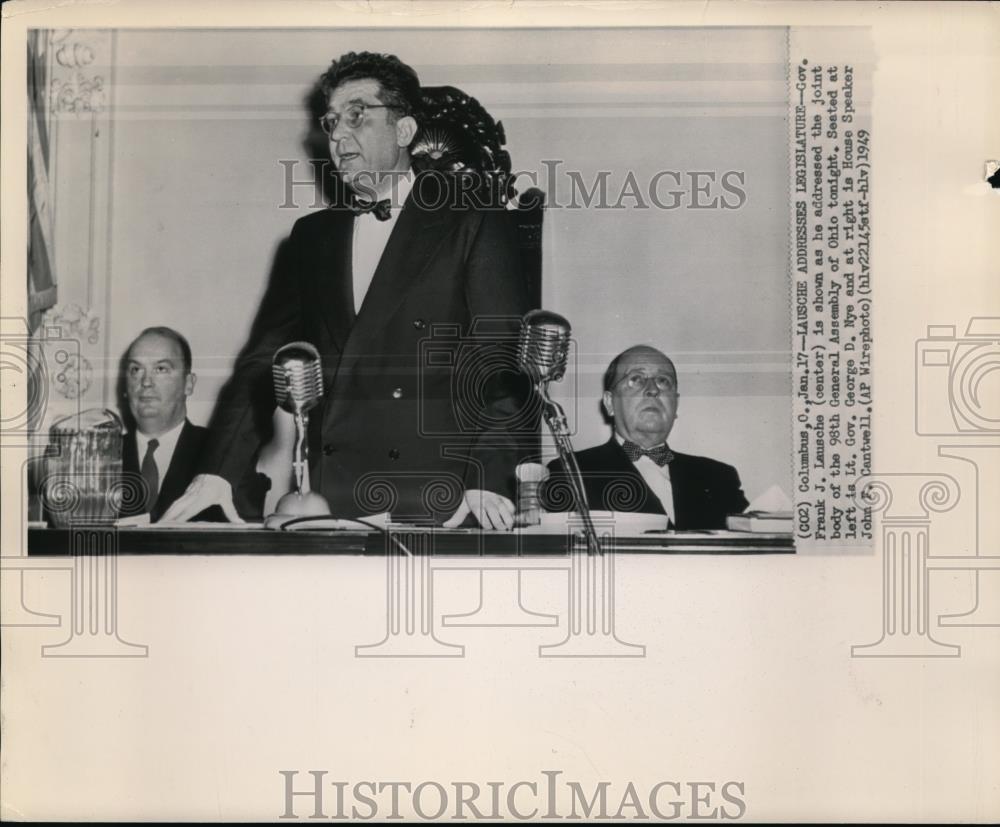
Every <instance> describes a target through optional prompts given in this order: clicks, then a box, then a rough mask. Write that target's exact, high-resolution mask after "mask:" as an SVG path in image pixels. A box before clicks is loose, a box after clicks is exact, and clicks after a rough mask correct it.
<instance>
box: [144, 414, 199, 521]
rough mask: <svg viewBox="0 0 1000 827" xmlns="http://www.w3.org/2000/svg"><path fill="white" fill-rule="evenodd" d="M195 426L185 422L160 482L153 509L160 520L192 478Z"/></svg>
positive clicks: (195, 447)
mask: <svg viewBox="0 0 1000 827" xmlns="http://www.w3.org/2000/svg"><path fill="white" fill-rule="evenodd" d="M196 442H197V440H196V439H195V431H194V426H193V425H192V424H191V423H190V422H188V421H187V420H184V427H183V428H181V434H180V436H179V437H178V438H177V445H176V446H174V455H173V456H172V457H171V458H170V467H169V468H168V469H167V473H166V474H165V475H164V477H163V479H162V480H161V481H160V491H159V493H158V494H157V496H156V505H155V506H154V507H153V517H154V519H156V518H158V517H159V516H160V514H162V513H163V512H164V511H165V510H166V505H167V504H168V503H172V502H173V501H174V500H175V499H177V498H178V497H179V496H180V495H181V494H182V493H184V489H185V488H186V487H187V482H186V480H188V479H189V478H190V470H191V464H192V462H194V460H195V459H196V456H195V455H196V454H197V448H198V446H197V445H196V444H195V443H196Z"/></svg>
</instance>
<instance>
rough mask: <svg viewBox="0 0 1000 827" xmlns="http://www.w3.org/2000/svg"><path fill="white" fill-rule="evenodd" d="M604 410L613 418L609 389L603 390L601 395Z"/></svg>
mask: <svg viewBox="0 0 1000 827" xmlns="http://www.w3.org/2000/svg"><path fill="white" fill-rule="evenodd" d="M603 402H604V412H605V413H606V414H607V415H608V416H610V417H611V418H612V419H614V418H615V407H614V405H613V404H612V401H611V391H605V392H604V396H603Z"/></svg>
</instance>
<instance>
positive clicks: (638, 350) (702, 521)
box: [542, 345, 747, 531]
mask: <svg viewBox="0 0 1000 827" xmlns="http://www.w3.org/2000/svg"><path fill="white" fill-rule="evenodd" d="M677 399H678V393H677V371H676V369H675V368H674V364H673V362H671V361H670V359H668V358H667V357H666V356H664V355H663V354H662V353H660V351H658V350H656V349H655V348H652V347H648V346H646V345H638V346H636V347H631V348H629V349H628V350H626V351H624V352H623V353H620V354H619V355H618V356H616V357H615V358H614V359H613V360H612V362H611V364H610V365H609V366H608V369H607V371H605V373H604V398H603V404H604V410H605V412H606V413H607V415H608V417H609V418H610V419H611V424H612V427H613V428H614V435H613V436H612V437H611V439H610V440H608V442H606V443H605V444H604V445H599V446H597V447H595V448H588V449H587V450H585V451H577V452H576V453H575V454H574V456H575V457H576V461H577V464H578V465H579V466H580V473H581V474H582V476H583V483H584V488H585V490H586V492H587V500H588V505H589V507H590V508H591V510H593V511H638V512H645V513H651V514H666V515H667V516H668V518H669V520H670V525H671V527H673V528H675V529H677V530H679V531H698V530H707V529H724V528H725V527H726V516H727V515H728V514H738V513H740V512H742V511H743V510H744V509H745V508H746V507H747V500H746V497H744V496H743V491H742V488H741V486H740V478H739V474H737V472H736V469H735V468H733V467H732V466H730V465H725V464H723V463H721V462H716V461H715V460H712V459H707V458H705V457H695V456H691V455H690V454H681V453H678V452H676V451H671V450H670V448H669V447H668V445H667V437H668V436H669V435H670V430H671V429H672V428H673V425H674V420H675V419H676V418H677ZM549 470H550V471H551V472H552V477H551V478H550V479H549V482H548V484H547V486H546V490H545V491H543V492H542V505H543V506H545V507H547V508H548V509H549V510H550V511H557V510H566V509H570V508H572V502H571V500H570V498H569V497H568V496H567V492H568V491H569V488H568V485H567V482H566V479H565V474H566V469H565V468H564V467H563V464H562V462H561V461H560V460H558V459H557V460H554V461H553V462H552V463H550V464H549ZM553 486H558V488H554V487H553ZM555 503H558V507H553V506H554V504H555Z"/></svg>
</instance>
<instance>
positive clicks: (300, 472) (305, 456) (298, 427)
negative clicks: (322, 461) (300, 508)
mask: <svg viewBox="0 0 1000 827" xmlns="http://www.w3.org/2000/svg"><path fill="white" fill-rule="evenodd" d="M294 416H295V448H294V449H293V450H292V470H293V471H294V472H295V490H296V491H298V493H299V494H300V495H302V494H309V493H310V492H311V490H312V489H311V488H310V486H309V444H308V440H307V439H306V432H307V431H308V424H309V414H308V413H307V412H305V411H301V410H299V409H298V408H296V410H295V414H294Z"/></svg>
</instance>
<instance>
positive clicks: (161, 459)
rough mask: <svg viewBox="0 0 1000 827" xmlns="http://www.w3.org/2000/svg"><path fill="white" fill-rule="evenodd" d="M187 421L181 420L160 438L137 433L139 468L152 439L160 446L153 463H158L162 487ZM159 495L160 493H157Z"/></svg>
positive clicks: (157, 467) (154, 452) (157, 469)
mask: <svg viewBox="0 0 1000 827" xmlns="http://www.w3.org/2000/svg"><path fill="white" fill-rule="evenodd" d="M184 422H185V420H183V419H182V420H181V421H180V423H179V424H177V425H174V427H173V428H171V429H170V430H169V431H167V432H166V433H165V434H160V435H159V436H158V437H151V436H146V435H145V434H142V433H140V432H139V431H136V432H135V447H136V451H137V453H138V454H139V468H140V469H141V468H142V460H143V458H144V457H145V456H146V446H147V445H149V441H150V440H151V439H155V440H156V441H157V442H158V443H159V444H158V445H157V446H156V450H155V451H153V462H155V463H156V471H157V473H158V474H159V477H160V487H161V488H162V487H163V478H164V477H165V476H167V470H168V469H169V468H170V460H172V459H173V458H174V449H175V448H176V447H177V440H178V439H180V436H181V430H183V428H184ZM157 494H159V492H157Z"/></svg>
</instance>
